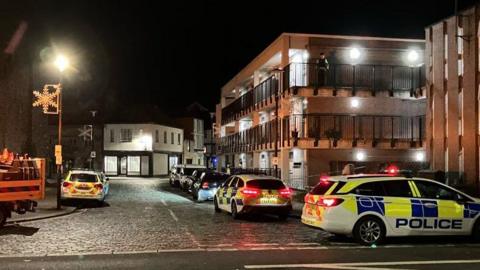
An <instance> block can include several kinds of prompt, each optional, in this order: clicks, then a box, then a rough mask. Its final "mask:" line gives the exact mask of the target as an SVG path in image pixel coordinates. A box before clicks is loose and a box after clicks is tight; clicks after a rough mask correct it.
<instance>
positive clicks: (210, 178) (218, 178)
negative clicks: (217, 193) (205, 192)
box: [203, 174, 229, 183]
mask: <svg viewBox="0 0 480 270" xmlns="http://www.w3.org/2000/svg"><path fill="white" fill-rule="evenodd" d="M228 177H229V175H227V174H207V175H205V176H204V177H203V181H204V182H209V183H215V182H216V183H223V182H224V181H225V180H227V178H228Z"/></svg>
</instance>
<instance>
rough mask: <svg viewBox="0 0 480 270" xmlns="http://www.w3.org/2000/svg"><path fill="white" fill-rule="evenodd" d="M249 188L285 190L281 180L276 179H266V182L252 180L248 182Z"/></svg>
mask: <svg viewBox="0 0 480 270" xmlns="http://www.w3.org/2000/svg"><path fill="white" fill-rule="evenodd" d="M247 187H249V188H259V189H282V188H285V185H284V184H283V182H282V181H280V180H275V179H271V180H270V179H265V180H263V179H262V180H251V181H248V182H247Z"/></svg>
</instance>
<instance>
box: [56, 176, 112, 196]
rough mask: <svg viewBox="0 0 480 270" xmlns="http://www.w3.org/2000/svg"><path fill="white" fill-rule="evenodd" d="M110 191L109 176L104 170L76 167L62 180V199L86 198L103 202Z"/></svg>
mask: <svg viewBox="0 0 480 270" xmlns="http://www.w3.org/2000/svg"><path fill="white" fill-rule="evenodd" d="M109 191H110V184H109V180H108V177H105V174H103V172H97V171H93V170H83V169H74V170H71V171H70V172H68V174H67V177H65V179H64V180H63V181H62V188H61V199H62V200H67V199H85V200H97V201H98V202H103V201H104V200H105V198H106V197H107V195H108V193H109Z"/></svg>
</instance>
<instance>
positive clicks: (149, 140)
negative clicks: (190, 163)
mask: <svg viewBox="0 0 480 270" xmlns="http://www.w3.org/2000/svg"><path fill="white" fill-rule="evenodd" d="M103 134H104V136H103V137H104V138H103V145H104V146H103V150H104V159H105V160H104V170H105V173H106V174H107V175H128V176H152V175H155V176H157V175H167V174H168V172H169V168H171V167H172V166H173V165H175V164H177V163H180V162H181V159H182V151H183V139H184V136H183V130H182V129H179V128H174V127H169V126H164V125H158V124H153V123H144V124H105V126H104V133H103Z"/></svg>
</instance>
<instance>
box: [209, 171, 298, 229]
mask: <svg viewBox="0 0 480 270" xmlns="http://www.w3.org/2000/svg"><path fill="white" fill-rule="evenodd" d="M213 204H214V209H215V212H221V210H224V211H227V212H229V213H231V215H232V218H233V219H237V218H239V217H240V216H241V215H243V214H247V213H254V212H259V213H269V214H276V215H278V218H279V219H280V220H285V219H286V218H287V217H288V214H289V213H290V212H291V211H292V190H291V189H290V188H289V187H287V186H285V184H284V183H283V182H282V180H280V179H277V178H273V177H270V176H259V175H232V176H230V177H229V178H228V179H227V181H225V182H224V183H223V184H222V185H221V186H220V188H219V189H218V190H217V192H216V193H215V197H214V198H213Z"/></svg>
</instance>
